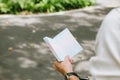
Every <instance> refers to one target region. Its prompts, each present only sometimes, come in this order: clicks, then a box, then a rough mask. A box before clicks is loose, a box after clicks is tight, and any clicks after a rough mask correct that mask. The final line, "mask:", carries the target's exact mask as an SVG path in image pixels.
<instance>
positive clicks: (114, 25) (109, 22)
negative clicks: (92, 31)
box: [90, 8, 120, 80]
mask: <svg viewBox="0 0 120 80" xmlns="http://www.w3.org/2000/svg"><path fill="white" fill-rule="evenodd" d="M95 51H96V56H95V57H92V58H91V59H90V72H91V74H92V76H93V77H94V78H95V80H120V8H116V9H113V10H112V11H110V13H109V14H108V15H107V16H106V17H105V19H104V20H103V22H102V25H101V27H100V29H99V32H98V34H97V37H96V47H95Z"/></svg>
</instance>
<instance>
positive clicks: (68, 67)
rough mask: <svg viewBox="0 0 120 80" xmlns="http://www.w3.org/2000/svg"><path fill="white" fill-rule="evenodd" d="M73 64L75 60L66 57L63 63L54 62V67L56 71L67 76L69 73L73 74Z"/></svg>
mask: <svg viewBox="0 0 120 80" xmlns="http://www.w3.org/2000/svg"><path fill="white" fill-rule="evenodd" d="M72 63H73V60H72V59H70V58H69V57H68V56H66V57H65V60H64V61H63V62H58V61H54V66H55V68H56V70H58V71H59V72H60V73H62V74H63V75H66V73H68V72H73V68H72Z"/></svg>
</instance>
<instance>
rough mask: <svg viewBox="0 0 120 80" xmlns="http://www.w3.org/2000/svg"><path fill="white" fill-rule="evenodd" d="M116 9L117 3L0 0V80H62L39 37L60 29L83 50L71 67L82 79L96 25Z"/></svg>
mask: <svg viewBox="0 0 120 80" xmlns="http://www.w3.org/2000/svg"><path fill="white" fill-rule="evenodd" d="M116 7H120V0H109V1H108V0H106V1H105V0H0V80H63V79H64V77H63V76H62V75H61V74H60V73H59V72H57V71H56V70H55V69H54V68H53V61H54V60H55V57H54V56H53V54H52V53H51V51H50V50H49V48H48V47H47V45H46V44H45V42H44V41H43V37H45V36H50V37H54V36H55V35H56V34H58V33H59V32H60V31H62V30H63V29H64V28H68V29H70V31H71V32H72V34H73V35H74V36H75V38H76V39H77V41H78V42H79V43H80V44H81V45H82V47H83V48H84V50H83V52H81V53H80V54H78V55H77V56H75V57H74V61H75V62H74V66H73V67H74V70H75V71H76V72H77V73H79V75H81V76H82V77H86V76H87V75H89V74H90V72H89V59H90V58H91V57H92V56H95V50H94V48H95V46H94V45H95V38H96V34H97V32H98V30H99V27H100V24H101V22H102V20H103V19H104V17H105V16H106V14H107V13H108V12H109V11H110V10H111V9H113V8H116Z"/></svg>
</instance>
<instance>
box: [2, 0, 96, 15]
mask: <svg viewBox="0 0 120 80" xmlns="http://www.w3.org/2000/svg"><path fill="white" fill-rule="evenodd" d="M94 4H95V0H0V14H19V13H21V12H31V13H50V12H59V11H64V10H71V9H78V8H83V7H88V6H91V5H94Z"/></svg>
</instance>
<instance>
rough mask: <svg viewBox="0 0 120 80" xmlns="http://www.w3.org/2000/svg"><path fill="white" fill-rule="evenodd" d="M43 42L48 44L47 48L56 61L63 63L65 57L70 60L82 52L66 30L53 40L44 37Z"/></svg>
mask: <svg viewBox="0 0 120 80" xmlns="http://www.w3.org/2000/svg"><path fill="white" fill-rule="evenodd" d="M43 40H44V41H45V42H46V43H47V44H48V47H49V48H50V50H51V51H52V53H53V54H54V56H55V57H56V59H57V60H58V61H64V59H65V57H66V56H67V55H68V56H69V57H70V58H72V57H73V56H75V55H76V54H78V53H80V52H81V51H82V50H83V48H82V47H81V45H80V44H79V43H78V42H77V40H76V39H75V38H74V36H73V35H72V33H71V32H70V31H69V30H68V29H67V28H66V29H64V30H63V31H61V32H60V33H59V34H57V35H56V36H55V37H54V38H50V37H44V38H43Z"/></svg>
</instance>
